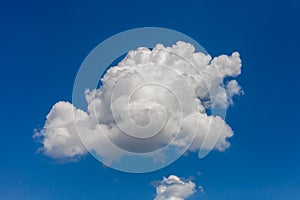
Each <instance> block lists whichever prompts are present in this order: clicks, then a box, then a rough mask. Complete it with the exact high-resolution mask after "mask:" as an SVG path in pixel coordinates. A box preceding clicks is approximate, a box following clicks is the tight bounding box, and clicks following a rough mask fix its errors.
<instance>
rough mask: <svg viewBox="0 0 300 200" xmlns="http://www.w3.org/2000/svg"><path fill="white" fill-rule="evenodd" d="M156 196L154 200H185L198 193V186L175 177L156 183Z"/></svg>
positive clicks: (171, 176)
mask: <svg viewBox="0 0 300 200" xmlns="http://www.w3.org/2000/svg"><path fill="white" fill-rule="evenodd" d="M155 185H156V196H155V198H154V200H184V199H187V198H188V197H190V196H191V195H193V194H194V193H195V192H196V184H195V183H194V182H192V181H190V180H184V179H182V178H179V177H177V176H175V175H170V176H169V177H168V178H165V177H164V178H163V180H162V181H159V182H156V184H155Z"/></svg>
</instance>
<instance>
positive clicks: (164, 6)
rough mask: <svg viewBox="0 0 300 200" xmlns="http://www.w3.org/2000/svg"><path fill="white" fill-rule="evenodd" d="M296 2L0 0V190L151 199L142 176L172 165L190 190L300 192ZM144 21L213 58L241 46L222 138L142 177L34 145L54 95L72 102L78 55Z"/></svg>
mask: <svg viewBox="0 0 300 200" xmlns="http://www.w3.org/2000/svg"><path fill="white" fill-rule="evenodd" d="M299 9H300V3H299V1H296V0H287V1H276V0H275V1H256V0H252V1H250V0H248V1H238V0H236V1H215V0H212V1H208V0H207V1H196V0H195V1H164V2H162V1H155V0H153V1H132V2H131V1H118V2H117V1H107V2H104V1H90V2H74V1H64V2H62V1H14V0H12V1H7V2H1V6H0V25H1V31H0V35H1V39H0V45H1V50H0V51H1V53H0V58H1V73H0V85H1V94H2V95H1V99H0V106H1V113H0V127H1V132H0V133H1V140H0V156H1V161H0V199H4V200H6V199H8V200H15V199H16V200H17V199H24V200H27V199H30V200H35V199H37V200H41V199H43V200H48V199H49V200H50V199H51V200H52V199H58V200H59V199H73V200H76V199H86V200H89V199H129V200H132V199H153V198H154V196H155V188H154V187H153V186H152V185H151V184H150V183H151V182H152V181H154V180H161V178H162V177H163V176H168V175H171V174H175V175H178V176H181V177H189V176H194V177H195V180H194V181H195V182H196V183H197V184H199V185H202V186H203V187H204V189H205V194H204V195H203V194H201V193H197V194H195V195H194V196H193V197H191V198H190V199H230V200H231V199H233V200H234V199H237V200H240V199H256V200H266V199H272V200H277V199H278V200H281V199H292V200H294V199H295V200H296V199H300V170H299V169H300V156H299V152H300V145H299V141H300V134H299V128H298V125H299V122H300V117H299V111H300V109H299V108H300V106H299V102H300V95H299V91H300V90H299V89H300V84H299V74H300V66H299V63H298V62H299V61H298V60H299V59H298V53H299V44H300V40H299V35H300V28H299V20H300V14H299ZM144 26H158V27H166V28H170V29H174V30H178V31H180V32H183V33H185V34H187V35H189V36H191V37H192V38H194V39H195V40H197V41H198V42H199V43H201V44H202V45H203V46H204V47H205V49H206V50H207V51H208V52H209V53H210V54H211V55H213V56H217V55H219V54H224V53H225V54H231V53H232V52H233V51H238V52H239V53H240V54H241V58H242V61H243V68H242V74H241V76H240V77H239V78H238V81H239V83H240V84H241V86H242V87H243V89H244V91H245V95H243V96H241V97H239V98H238V99H237V100H236V103H235V105H234V106H233V107H230V108H229V110H228V112H227V118H226V121H227V122H228V123H229V124H230V125H231V127H232V128H233V130H234V132H235V135H234V137H233V138H231V139H230V142H231V147H230V148H229V149H227V150H226V151H225V152H218V151H213V152H211V153H210V154H209V155H208V156H207V157H206V158H204V159H202V160H200V159H198V158H197V155H190V156H187V157H182V158H181V159H179V160H178V161H176V162H175V163H173V164H172V165H170V166H168V167H166V168H164V169H162V170H159V171H156V172H152V173H147V174H127V173H123V172H118V171H116V170H113V169H109V168H106V167H103V166H102V165H101V164H100V163H99V162H98V161H97V160H95V159H94V158H93V157H92V156H86V157H85V158H84V159H82V160H80V161H79V162H73V163H66V164H57V163H54V162H53V161H52V160H51V159H49V158H46V157H45V156H43V155H41V154H37V153H36V150H37V148H38V147H39V146H40V144H38V143H36V142H35V141H34V140H33V139H32V135H33V130H34V129H35V128H41V127H42V126H43V124H44V122H45V116H46V114H47V113H48V112H49V110H50V109H51V106H52V105H53V104H54V103H55V102H57V101H59V100H65V101H71V98H72V87H73V82H74V79H75V76H76V72H77V70H78V69H79V67H80V64H81V62H82V61H83V59H84V58H85V56H86V55H87V54H88V53H89V52H90V51H91V49H93V48H94V47H95V46H96V45H97V44H99V43H100V42H101V41H103V40H105V39H106V38H107V37H109V36H111V35H114V34H116V33H119V32H121V31H124V30H127V29H131V28H137V27H144ZM198 172H201V173H202V175H197V173H198Z"/></svg>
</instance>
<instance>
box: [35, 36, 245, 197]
mask: <svg viewBox="0 0 300 200" xmlns="http://www.w3.org/2000/svg"><path fill="white" fill-rule="evenodd" d="M240 73H241V60H240V57H239V53H237V52H235V53H233V54H232V55H231V56H226V55H221V56H218V57H215V58H213V59H212V58H211V56H210V55H204V54H203V53H199V52H195V48H194V47H193V46H192V45H191V44H188V43H184V42H177V43H176V44H175V45H173V46H172V47H164V46H163V45H161V44H158V45H157V46H156V47H155V48H153V49H152V50H150V49H147V48H139V49H137V50H134V51H130V52H129V53H128V54H127V56H126V57H125V58H124V59H123V60H122V61H121V62H120V63H119V64H118V65H117V66H114V67H112V68H110V69H109V70H108V71H107V73H106V74H105V75H104V76H103V78H102V79H101V82H102V86H101V87H100V88H99V89H92V90H86V93H85V97H86V101H87V103H88V108H87V110H86V111H83V110H80V109H77V108H76V107H75V106H74V105H72V104H71V103H68V102H63V101H60V102H58V103H56V104H55V105H54V106H53V107H52V109H51V110H50V112H49V114H48V115H47V119H46V122H45V125H44V127H43V128H42V130H40V131H37V132H36V133H35V135H34V137H35V138H39V140H40V141H41V143H42V145H43V146H42V147H41V149H40V150H41V151H42V152H43V153H44V154H45V155H47V156H49V157H51V158H54V159H58V160H68V159H76V158H79V157H81V156H83V155H85V154H86V153H87V151H93V152H95V153H96V154H97V155H98V156H100V157H101V158H103V160H105V161H106V162H107V163H109V162H112V161H115V160H119V159H120V158H122V157H123V156H125V155H126V152H124V154H120V153H119V152H117V151H115V149H114V148H111V145H110V144H108V143H107V141H108V140H107V139H109V141H111V142H112V143H114V144H115V145H116V146H119V147H121V148H122V149H124V150H126V151H128V152H136V153H145V152H150V151H154V150H156V149H159V148H161V147H162V146H164V145H166V144H168V143H170V141H172V144H171V145H172V146H174V147H177V148H182V147H184V146H186V145H187V144H188V143H189V141H191V140H193V143H192V144H191V146H190V147H189V150H190V151H197V150H199V149H200V148H204V149H205V148H209V147H210V146H212V145H213V146H214V148H215V149H218V150H221V151H222V150H225V149H226V148H228V147H229V145H230V144H229V143H228V141H227V138H229V137H231V136H232V135H233V131H232V129H231V128H230V126H229V125H227V124H226V123H225V121H224V120H223V119H222V118H221V117H219V116H210V115H208V114H207V113H206V110H208V109H214V108H216V107H219V108H223V109H226V108H227V107H228V106H229V105H231V104H233V100H232V97H233V96H234V95H238V94H240V93H241V87H240V86H239V85H238V83H237V81H236V80H231V81H228V82H227V83H226V84H225V87H223V86H222V84H223V82H224V78H228V77H235V76H237V75H239V74H240ZM153 130H155V131H156V130H157V134H154V135H153V136H151V137H148V136H149V134H151V131H152V132H153ZM129 132H130V135H128V133H129ZM175 135H177V136H179V137H176V139H175V140H173V139H174V138H175ZM132 136H134V137H132ZM204 138H205V139H204ZM204 140H205V142H204ZM83 144H85V145H83ZM169 178H170V177H169ZM171 178H172V180H173V179H174V177H171ZM174 180H175V179H174ZM166 181H167V180H166ZM179 181H180V180H179ZM188 184H191V188H190V190H189V191H190V192H191V191H193V189H192V188H194V186H193V187H192V183H188ZM156 199H162V198H160V197H157V198H156ZM169 199H170V198H169ZM173 199H175V198H173ZM177 199H183V198H180V197H179V198H177Z"/></svg>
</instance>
